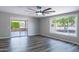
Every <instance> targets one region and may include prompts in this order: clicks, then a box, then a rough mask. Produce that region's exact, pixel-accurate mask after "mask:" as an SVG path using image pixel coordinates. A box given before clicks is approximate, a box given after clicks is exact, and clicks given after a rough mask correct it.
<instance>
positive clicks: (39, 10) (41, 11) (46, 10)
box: [28, 6, 56, 15]
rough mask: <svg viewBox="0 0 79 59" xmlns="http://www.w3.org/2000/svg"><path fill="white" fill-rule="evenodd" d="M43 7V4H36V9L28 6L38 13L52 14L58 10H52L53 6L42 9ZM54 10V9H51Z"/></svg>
mask: <svg viewBox="0 0 79 59" xmlns="http://www.w3.org/2000/svg"><path fill="white" fill-rule="evenodd" d="M42 8H43V7H41V6H36V9H37V10H36V9H32V8H28V9H29V10H32V11H34V13H36V15H45V14H50V13H52V12H56V11H55V10H52V8H46V9H44V10H42ZM50 10H52V11H50Z"/></svg>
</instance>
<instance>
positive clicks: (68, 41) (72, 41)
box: [41, 34, 79, 45]
mask: <svg viewBox="0 0 79 59" xmlns="http://www.w3.org/2000/svg"><path fill="white" fill-rule="evenodd" d="M41 35H42V36H47V37H49V38H55V39H58V38H56V37H51V36H49V35H44V34H41ZM58 40H61V41H65V42H70V43H73V44H77V45H79V43H78V42H73V41H70V40H66V39H58Z"/></svg>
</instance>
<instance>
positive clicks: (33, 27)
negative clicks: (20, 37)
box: [0, 12, 39, 39]
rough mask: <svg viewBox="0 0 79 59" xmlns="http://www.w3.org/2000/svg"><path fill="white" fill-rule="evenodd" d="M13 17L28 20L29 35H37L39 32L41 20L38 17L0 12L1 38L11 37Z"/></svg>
mask: <svg viewBox="0 0 79 59" xmlns="http://www.w3.org/2000/svg"><path fill="white" fill-rule="evenodd" d="M12 17H13V18H15V19H16V18H17V19H20V20H28V35H36V34H38V33H39V20H38V19H37V18H30V17H26V16H23V15H16V14H11V13H5V12H0V39H2V38H10V26H11V25H10V22H11V20H12V19H11V18H12Z"/></svg>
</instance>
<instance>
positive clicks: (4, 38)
mask: <svg viewBox="0 0 79 59" xmlns="http://www.w3.org/2000/svg"><path fill="white" fill-rule="evenodd" d="M6 38H10V37H0V39H6Z"/></svg>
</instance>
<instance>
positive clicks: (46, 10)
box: [43, 8, 52, 12]
mask: <svg viewBox="0 0 79 59" xmlns="http://www.w3.org/2000/svg"><path fill="white" fill-rule="evenodd" d="M50 9H52V8H47V9H45V10H43V12H45V11H47V10H50Z"/></svg>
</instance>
